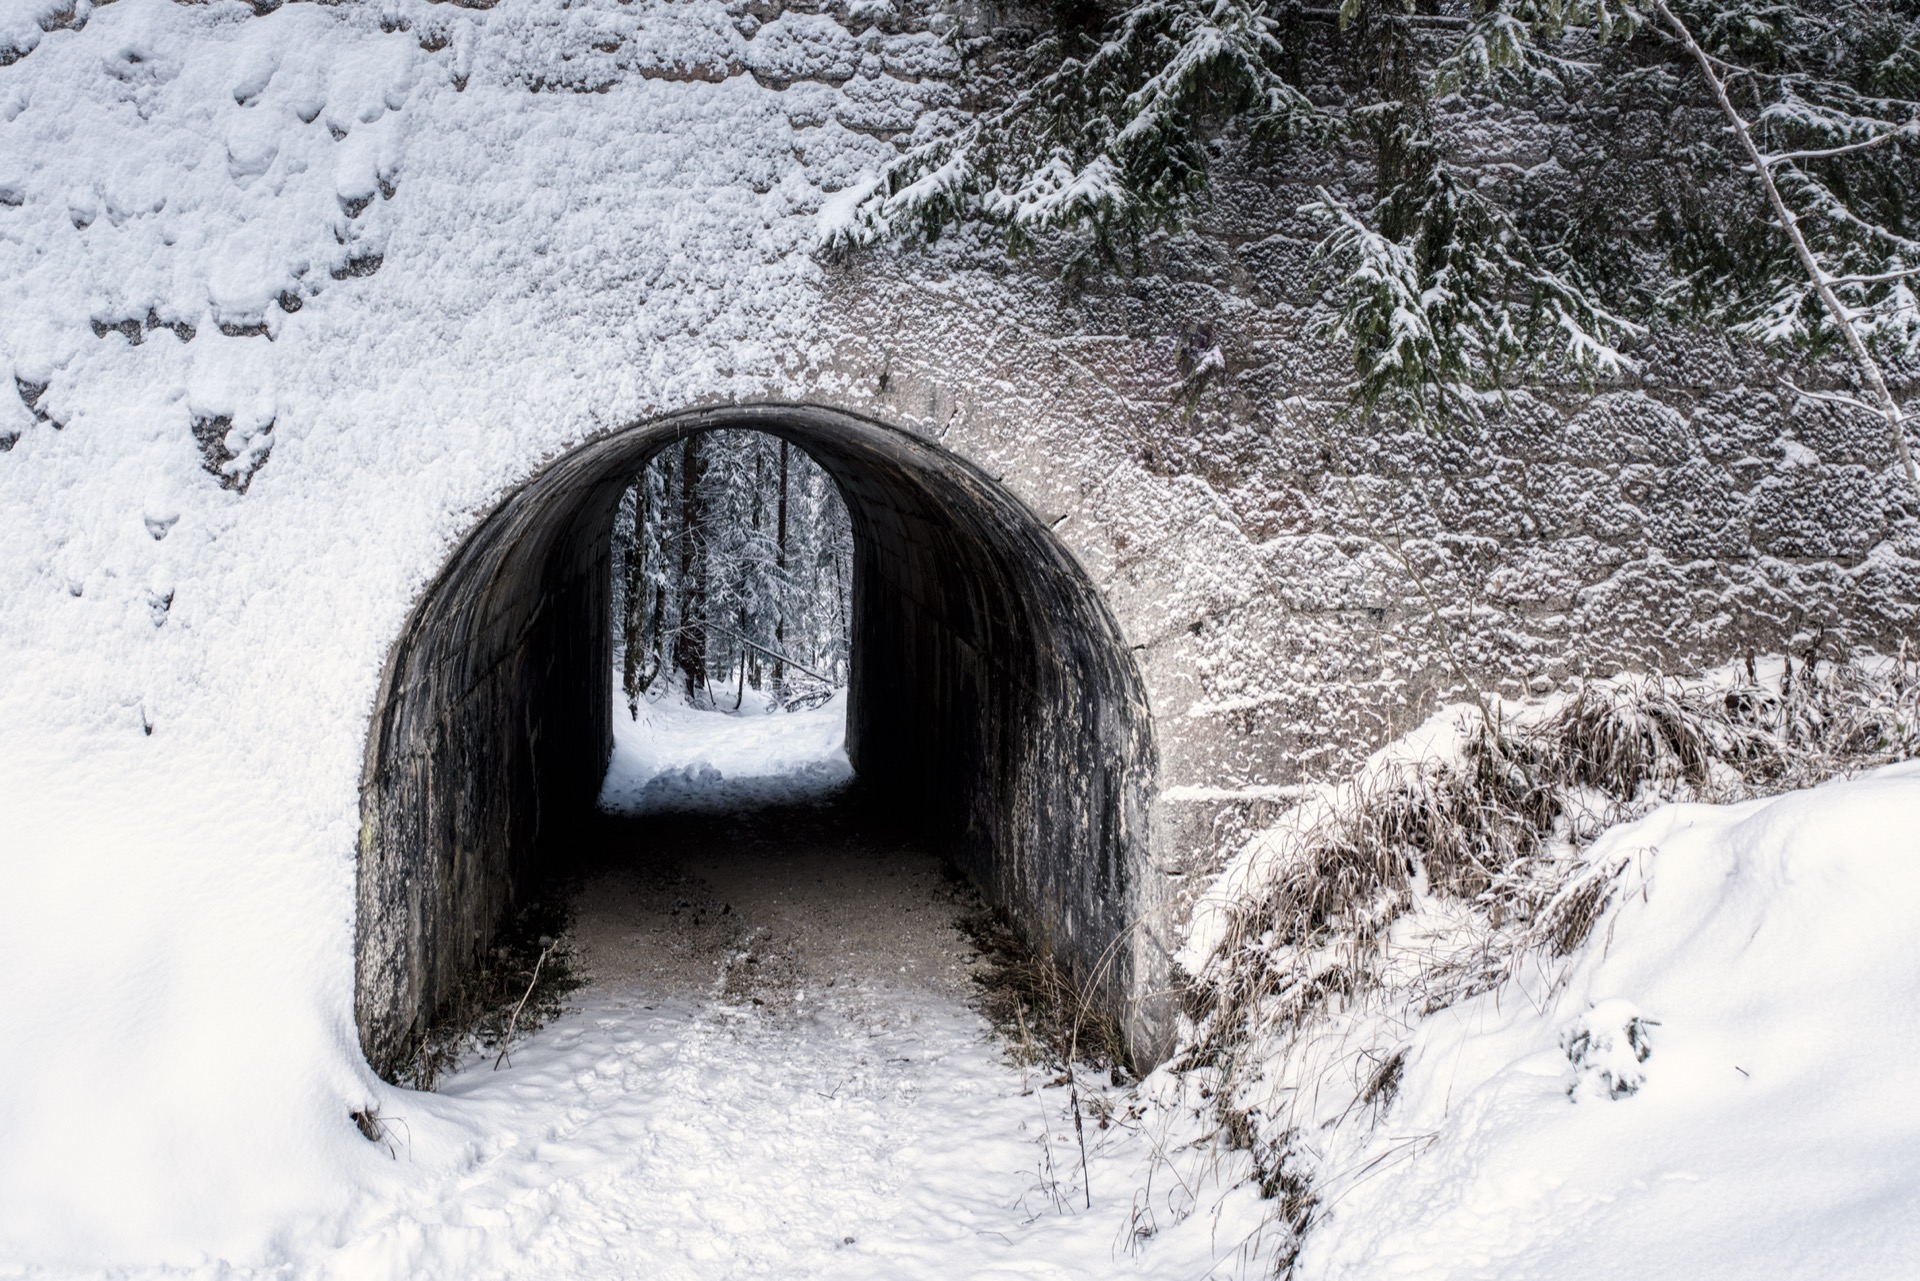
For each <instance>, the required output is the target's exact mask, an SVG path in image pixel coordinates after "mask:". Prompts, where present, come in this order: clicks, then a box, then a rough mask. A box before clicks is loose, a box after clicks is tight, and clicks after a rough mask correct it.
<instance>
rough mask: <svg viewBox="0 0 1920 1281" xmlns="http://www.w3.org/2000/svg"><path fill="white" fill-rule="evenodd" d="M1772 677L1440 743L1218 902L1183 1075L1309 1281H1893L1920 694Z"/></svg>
mask: <svg viewBox="0 0 1920 1281" xmlns="http://www.w3.org/2000/svg"><path fill="white" fill-rule="evenodd" d="M1759 670H1760V678H1759V680H1758V681H1756V680H1754V679H1753V677H1752V675H1751V674H1749V675H1748V676H1747V677H1746V679H1744V680H1743V679H1741V677H1740V676H1739V675H1738V674H1737V673H1734V672H1725V673H1719V674H1717V675H1715V676H1714V677H1710V678H1708V679H1706V680H1703V681H1702V682H1700V683H1698V684H1697V685H1694V686H1683V685H1681V684H1679V683H1672V684H1667V685H1655V684H1653V683H1649V682H1640V681H1623V682H1616V683H1610V684H1603V685H1598V686H1595V687H1593V688H1590V689H1589V690H1587V691H1584V692H1583V693H1582V694H1581V695H1580V696H1579V697H1577V698H1575V699H1569V700H1565V701H1562V700H1557V699H1549V700H1541V701H1538V702H1533V703H1528V704H1517V703H1507V704H1504V705H1500V706H1498V707H1497V708H1495V709H1493V710H1491V711H1490V713H1489V714H1488V717H1487V718H1484V719H1483V716H1482V714H1481V712H1480V711H1478V710H1474V709H1469V708H1454V709H1450V710H1447V711H1443V712H1441V713H1437V714H1436V715H1435V716H1434V717H1433V718H1432V719H1431V720H1429V721H1428V722H1427V723H1426V724H1425V725H1423V726H1421V727H1420V728H1419V729H1418V730H1416V731H1414V732H1413V733H1411V734H1409V735H1407V736H1405V737H1404V738H1402V739H1400V740H1397V741H1396V742H1395V743H1393V744H1390V745H1389V746H1388V747H1387V748H1384V749H1382V750H1381V751H1380V752H1378V753H1376V754H1375V756H1374V757H1372V758H1371V759H1370V760H1369V761H1368V762H1367V764H1366V765H1365V766H1363V768H1362V769H1361V770H1359V771H1357V772H1356V773H1355V774H1354V775H1353V776H1352V777H1350V778H1349V779H1347V780H1344V781H1342V782H1341V783H1340V784H1338V785H1329V786H1326V787H1322V788H1318V789H1309V794H1308V795H1306V796H1305V797H1304V798H1303V799H1302V800H1301V802H1300V803H1299V804H1298V805H1297V806H1296V807H1295V808H1294V809H1293V810H1292V811H1290V812H1289V813H1288V814H1287V815H1285V816H1284V817H1283V819H1282V820H1281V821H1280V822H1279V823H1278V824H1276V825H1275V826H1273V827H1272V828H1270V829H1268V830H1267V831H1266V832H1264V833H1262V834H1261V835H1260V836H1259V837H1257V838H1255V839H1254V840H1252V841H1250V842H1249V843H1248V844H1247V846H1246V847H1245V848H1244V849H1243V850H1242V851H1241V853H1240V854H1239V856H1237V857H1236V859H1235V860H1234V861H1233V862H1232V863H1231V864H1230V866H1229V867H1228V868H1227V869H1226V870H1225V871H1223V873H1222V874H1221V876H1220V877H1219V878H1218V879H1217V880H1216V881H1215V883H1214V884H1213V886H1212V887H1211V888H1210V890H1209V891H1208V893H1207V895H1206V897H1205V899H1204V900H1203V903H1202V907H1201V910H1200V911H1199V912H1197V913H1196V916H1195V919H1194V923H1193V932H1192V935H1191V937H1190V939H1189V942H1188V944H1187V947H1186V949H1185V950H1184V951H1183V953H1182V956H1181V961H1182V964H1183V965H1184V966H1185V967H1186V968H1187V969H1188V970H1189V971H1190V972H1191V973H1192V974H1193V975H1195V976H1196V983H1195V992H1194V997H1195V999H1194V1003H1193V1009H1194V1010H1195V1012H1196V1013H1195V1020H1196V1021H1195V1023H1194V1024H1192V1025H1190V1026H1189V1029H1188V1034H1187V1038H1186V1052H1185V1056H1184V1063H1185V1068H1186V1071H1187V1072H1188V1074H1189V1076H1190V1080H1189V1087H1190V1088H1195V1089H1204V1090H1205V1091H1206V1092H1207V1093H1209V1094H1210V1095H1211V1096H1212V1097H1213V1099H1214V1100H1215V1112H1216V1114H1217V1116H1218V1120H1219V1123H1220V1124H1221V1126H1222V1129H1223V1131H1224V1132H1225V1133H1227V1134H1228V1135H1230V1136H1232V1137H1233V1139H1234V1142H1235V1144H1236V1146H1239V1147H1241V1148H1243V1149H1245V1150H1247V1151H1248V1152H1250V1153H1252V1154H1253V1156H1254V1159H1255V1167H1256V1175H1255V1177H1256V1178H1257V1179H1258V1180H1259V1181H1260V1182H1261V1183H1262V1184H1263V1186H1264V1187H1265V1188H1266V1190H1267V1191H1268V1192H1269V1193H1270V1195H1271V1196H1272V1197H1273V1200H1272V1201H1271V1202H1270V1214H1271V1215H1272V1216H1273V1218H1274V1220H1275V1221H1276V1223H1278V1224H1285V1225H1288V1226H1289V1227H1290V1228H1291V1229H1292V1231H1291V1234H1290V1235H1291V1237H1292V1240H1291V1242H1290V1243H1286V1244H1278V1245H1276V1246H1275V1247H1274V1255H1273V1257H1274V1258H1276V1259H1278V1260H1279V1261H1280V1262H1281V1263H1282V1264H1284V1265H1286V1266H1289V1267H1291V1268H1292V1269H1293V1270H1292V1271H1291V1273H1290V1275H1292V1276H1294V1277H1296V1278H1299V1279H1300V1281H1305V1279H1307V1278H1335V1277H1339V1278H1361V1277H1365V1278H1387V1277H1445V1278H1466V1277H1475V1278H1479V1277H1486V1278H1495V1277H1548V1276H1566V1275H1579V1274H1581V1273H1582V1272H1583V1271H1585V1270H1588V1269H1590V1268H1592V1267H1595V1266H1601V1261H1603V1260H1604V1261H1608V1262H1606V1263H1605V1264H1604V1266H1609V1267H1611V1266H1620V1267H1627V1266H1630V1267H1631V1269H1632V1271H1633V1272H1634V1275H1636V1276H1645V1277H1650V1278H1674V1279H1675V1281H1681V1279H1683V1278H1693V1277H1703V1276H1704V1277H1728V1278H1751V1277H1783V1278H1785V1277H1800V1276H1811V1275H1820V1276H1832V1277H1849V1278H1851V1277H1858V1278H1872V1277H1888V1276H1894V1275H1900V1274H1902V1271H1903V1266H1904V1265H1903V1260H1907V1259H1910V1258H1911V1257H1912V1255H1913V1253H1914V1251H1915V1250H1916V1249H1920V1158H1917V1157H1916V1156H1915V1154H1916V1153H1920V1104H1916V1099H1920V1063H1916V1060H1915V1053H1916V1051H1917V1050H1920V1017H1916V1016H1915V1014H1914V1012H1913V1010H1912V1008H1911V1002H1909V1001H1907V1000H1906V998H1905V995H1904V994H1905V993H1907V992H1908V991H1910V990H1911V989H1912V987H1913V985H1914V984H1915V983H1916V982H1920V955H1917V954H1916V953H1915V951H1914V949H1913V947H1912V945H1911V934H1912V922H1913V920H1914V919H1915V915H1916V913H1920V765H1917V764H1916V763H1915V762H1914V761H1913V760H1911V759H1910V756H1911V747H1912V743H1913V734H1914V732H1915V729H1916V722H1915V719H1914V713H1915V706H1916V705H1915V703H1914V701H1913V696H1914V692H1915V691H1914V687H1913V683H1912V676H1911V673H1910V672H1909V671H1907V669H1906V668H1905V667H1904V666H1901V667H1897V668H1896V667H1893V666H1892V665H1883V666H1880V667H1878V668H1875V667H1874V666H1872V665H1870V664H1863V665H1861V666H1858V667H1855V668H1853V669H1850V670H1843V671H1842V672H1841V673H1838V674H1834V675H1827V676H1823V675H1820V674H1818V673H1813V672H1809V671H1807V670H1802V671H1800V672H1799V673H1798V675H1797V682H1796V681H1794V680H1790V679H1788V678H1787V677H1788V673H1786V672H1784V671H1783V669H1782V668H1781V665H1780V664H1779V663H1778V662H1775V663H1773V664H1770V665H1767V664H1762V665H1760V668H1759ZM1751 671H1752V669H1749V673H1751ZM1876 672H1877V675H1876ZM1773 687H1779V688H1780V689H1781V690H1783V691H1784V690H1786V689H1788V688H1790V689H1791V690H1793V691H1794V692H1793V693H1791V694H1771V693H1770V691H1771V689H1772V688H1773ZM1769 698H1771V699H1772V700H1773V701H1772V702H1771V703H1770V702H1769V701H1768V700H1769ZM1796 700H1798V703H1797V706H1796ZM1850 700H1851V706H1852V707H1853V708H1855V709H1858V710H1859V711H1860V718H1859V719H1858V720H1853V719H1851V717H1850V715H1849V713H1848V712H1847V711H1846V710H1844V709H1846V708H1847V707H1848V706H1849V702H1850ZM1882 700H1884V701H1882ZM1781 709H1785V715H1784V716H1782V715H1778V713H1779V712H1780V711H1781ZM1868 725H1871V728H1864V727H1866V726H1868ZM1763 726H1772V727H1773V728H1762V727H1763ZM1855 726H1859V727H1863V728H1862V731H1861V732H1856V729H1855V728H1854V727H1855ZM1801 727H1804V728H1801ZM1490 736H1491V741H1494V742H1497V743H1499V744H1501V746H1500V747H1499V749H1498V751H1499V752H1501V753H1503V755H1501V756H1498V757H1492V758H1490V757H1489V755H1488V750H1489V749H1488V747H1487V744H1488V743H1489V741H1490ZM1846 743H1851V744H1853V745H1854V746H1853V747H1852V749H1851V750H1852V751H1854V752H1856V753H1858V755H1857V757H1856V759H1857V760H1858V761H1859V766H1857V767H1856V768H1857V769H1859V770H1860V772H1859V773H1858V775H1857V776H1855V777H1851V778H1846V779H1843V781H1833V782H1827V783H1825V784H1823V785H1819V786H1802V787H1800V788H1799V789H1797V790H1786V791H1784V792H1783V791H1780V790H1778V789H1779V788H1780V787H1781V784H1780V783H1779V782H1778V780H1779V779H1780V778H1781V777H1782V776H1783V774H1797V775H1798V776H1799V777H1800V778H1801V779H1802V780H1803V782H1804V781H1805V780H1806V779H1807V778H1808V777H1809V776H1811V777H1819V776H1821V775H1822V774H1825V775H1827V776H1831V775H1832V774H1834V773H1836V772H1841V773H1844V772H1845V770H1844V768H1843V767H1840V766H1838V764H1837V754H1838V753H1840V752H1841V751H1843V750H1845V749H1843V748H1842V746H1841V745H1842V744H1846ZM1887 761H1892V762H1893V763H1890V764H1889V763H1877V762H1887ZM1735 763H1738V764H1739V765H1740V766H1741V768H1735V767H1734V766H1735ZM1569 767H1570V768H1569ZM1622 782H1625V783H1626V784H1627V786H1626V787H1625V788H1624V790H1623V789H1621V788H1620V786H1619V784H1620V783H1622ZM1756 794H1757V795H1756ZM1675 797H1679V798H1682V799H1681V800H1679V801H1678V802H1677V803H1664V804H1663V803H1662V802H1663V799H1666V800H1669V801H1671V799H1672V798H1675ZM1711 797H1719V798H1728V799H1722V800H1721V802H1720V803H1707V799H1706V798H1711ZM1742 797H1746V798H1751V799H1738V798H1742ZM1462 804H1464V808H1461V806H1462ZM1528 814H1532V815H1533V816H1534V817H1533V818H1531V819H1530V818H1528V817H1527V815H1528ZM1533 824H1538V826H1532V825H1533ZM1376 856H1378V857H1379V858H1382V859H1384V860H1385V863H1384V864H1376V863H1374V862H1373V861H1372V860H1373V859H1374V858H1375V857H1376ZM1463 857H1464V861H1456V860H1460V859H1462V858H1463ZM1373 868H1378V869H1379V872H1384V874H1385V879H1384V880H1379V879H1374V878H1375V876H1376V875H1377V873H1376V872H1375V871H1371V870H1369V869H1373ZM1629 1260H1630V1261H1631V1262H1630V1264H1629V1263H1628V1262H1626V1261H1629Z"/></svg>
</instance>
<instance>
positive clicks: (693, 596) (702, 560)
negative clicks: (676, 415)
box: [673, 433, 707, 706]
mask: <svg viewBox="0 0 1920 1281" xmlns="http://www.w3.org/2000/svg"><path fill="white" fill-rule="evenodd" d="M705 477H706V460H705V458H704V457H703V456H702V450H701V448H700V436H699V434H698V433H695V434H694V435H691V436H688V437H687V439H686V442H685V444H683V445H682V446H681V453H680V575H679V581H678V583H677V584H676V585H677V587H678V589H679V593H680V626H679V629H678V630H677V631H675V633H674V637H673V665H674V666H675V667H676V668H678V669H679V670H680V673H681V675H682V676H684V677H685V678H686V687H687V702H688V703H690V704H693V705H695V706H697V705H698V704H699V699H700V691H701V690H703V689H705V688H706V684H707V629H706V607H707V555H706V528H705V524H706V522H705V519H704V517H705V512H704V511H703V510H702V502H701V500H702V498H703V497H704V495H703V494H702V492H701V491H702V489H703V488H704V486H703V485H702V484H701V482H702V481H703V480H704V479H705Z"/></svg>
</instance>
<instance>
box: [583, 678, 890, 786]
mask: <svg viewBox="0 0 1920 1281" xmlns="http://www.w3.org/2000/svg"><path fill="white" fill-rule="evenodd" d="M714 694H715V696H716V698H717V699H718V700H719V701H720V702H721V704H722V708H721V710H711V709H701V708H694V707H689V706H688V705H687V703H686V702H685V701H684V700H683V699H681V698H679V697H677V696H676V695H674V694H668V695H665V696H663V697H660V698H657V699H643V700H641V701H640V703H639V706H638V707H637V708H636V709H635V710H634V712H633V713H632V714H631V715H628V714H625V713H624V712H623V711H622V710H621V707H620V694H619V691H618V690H616V691H615V697H614V703H615V711H614V717H613V759H612V760H611V761H610V762H609V763H608V765H607V777H606V781H605V783H604V784H602V786H601V789H600V808H601V809H602V810H604V811H606V812H607V813H610V814H625V815H633V814H645V813H650V812H653V811H658V810H687V809H693V810H716V809H717V810H729V809H738V808H741V807H743V806H752V805H775V804H793V803H796V802H806V801H812V800H819V799H822V798H825V797H827V796H831V795H832V794H833V793H834V792H836V791H839V790H840V789H842V788H844V787H845V786H846V785H847V784H848V783H849V782H850V781H851V780H852V778H853V766H852V765H850V764H848V762H847V747H846V743H847V694H846V691H845V690H841V691H840V692H839V693H837V694H835V695H834V696H833V697H832V698H831V699H829V700H828V701H827V702H825V703H823V704H821V705H820V706H819V707H813V708H807V709H805V710H801V711H793V712H779V711H773V712H769V710H768V708H767V698H766V696H765V695H764V694H763V693H762V692H761V691H759V690H748V691H745V694H744V697H743V698H742V700H741V701H742V707H741V709H740V710H739V711H737V712H736V711H731V710H727V709H726V702H727V695H726V693H725V691H721V690H715V691H714Z"/></svg>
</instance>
